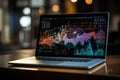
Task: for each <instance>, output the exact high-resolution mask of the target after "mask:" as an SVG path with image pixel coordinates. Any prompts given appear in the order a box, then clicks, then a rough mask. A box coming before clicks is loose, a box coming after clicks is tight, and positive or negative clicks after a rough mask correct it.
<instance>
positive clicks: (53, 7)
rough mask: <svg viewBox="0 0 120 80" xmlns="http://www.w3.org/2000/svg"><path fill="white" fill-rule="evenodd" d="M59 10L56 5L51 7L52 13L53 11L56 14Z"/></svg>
mask: <svg viewBox="0 0 120 80" xmlns="http://www.w3.org/2000/svg"><path fill="white" fill-rule="evenodd" d="M59 9H60V8H59V6H58V5H56V4H55V5H53V6H52V11H53V12H58V11H59Z"/></svg>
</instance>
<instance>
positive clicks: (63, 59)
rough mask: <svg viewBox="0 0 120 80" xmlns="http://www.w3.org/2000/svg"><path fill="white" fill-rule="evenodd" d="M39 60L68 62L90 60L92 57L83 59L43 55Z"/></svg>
mask: <svg viewBox="0 0 120 80" xmlns="http://www.w3.org/2000/svg"><path fill="white" fill-rule="evenodd" d="M40 59H41V60H45V61H70V62H88V61H91V60H92V59H85V58H81V59H78V58H48V57H46V58H45V57H44V58H40Z"/></svg>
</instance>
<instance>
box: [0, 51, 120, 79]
mask: <svg viewBox="0 0 120 80" xmlns="http://www.w3.org/2000/svg"><path fill="white" fill-rule="evenodd" d="M34 52H35V51H34V49H29V50H17V51H8V52H2V53H0V54H1V55H0V75H3V76H10V77H11V78H12V79H17V80H19V79H20V80H23V79H25V80H26V79H34V80H37V79H38V80H40V79H41V80H48V79H50V80H51V79H54V80H59V79H60V80H61V79H62V80H67V79H70V80H77V79H78V80H80V79H89V80H97V79H99V80H105V78H107V79H118V80H119V79H120V55H109V56H107V61H106V62H105V63H102V64H100V65H98V66H96V67H95V68H92V69H90V70H82V69H74V68H58V67H37V66H36V67H35V66H14V65H10V64H8V62H9V61H10V60H16V59H21V58H26V57H30V56H34ZM4 78H8V77H4Z"/></svg>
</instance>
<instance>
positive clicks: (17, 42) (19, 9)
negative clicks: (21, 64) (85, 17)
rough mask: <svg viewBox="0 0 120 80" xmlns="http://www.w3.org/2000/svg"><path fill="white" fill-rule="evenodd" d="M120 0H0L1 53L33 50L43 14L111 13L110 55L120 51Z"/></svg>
mask: <svg viewBox="0 0 120 80" xmlns="http://www.w3.org/2000/svg"><path fill="white" fill-rule="evenodd" d="M119 5H120V0H0V52H2V51H11V50H18V49H34V48H35V47H36V38H37V32H38V27H39V17H40V16H41V15H42V14H60V13H64V14H72V13H81V12H110V14H111V15H110V28H109V41H108V54H120V53H119V51H118V50H119V49H120V36H119V34H120V7H119Z"/></svg>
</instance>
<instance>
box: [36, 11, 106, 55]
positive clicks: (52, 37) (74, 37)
mask: <svg viewBox="0 0 120 80" xmlns="http://www.w3.org/2000/svg"><path fill="white" fill-rule="evenodd" d="M107 28H108V13H84V14H69V15H68V14H66V15H42V16H41V18H40V30H39V38H38V42H37V51H36V54H37V55H41V56H72V57H73V56H76V57H77V56H78V57H79V56H86V57H89V56H92V57H104V56H105V52H106V41H107V40H106V38H107Z"/></svg>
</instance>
